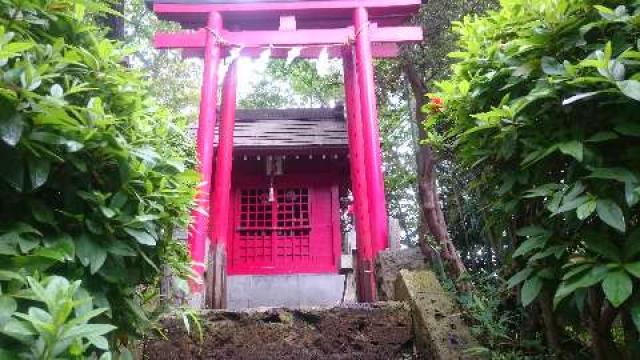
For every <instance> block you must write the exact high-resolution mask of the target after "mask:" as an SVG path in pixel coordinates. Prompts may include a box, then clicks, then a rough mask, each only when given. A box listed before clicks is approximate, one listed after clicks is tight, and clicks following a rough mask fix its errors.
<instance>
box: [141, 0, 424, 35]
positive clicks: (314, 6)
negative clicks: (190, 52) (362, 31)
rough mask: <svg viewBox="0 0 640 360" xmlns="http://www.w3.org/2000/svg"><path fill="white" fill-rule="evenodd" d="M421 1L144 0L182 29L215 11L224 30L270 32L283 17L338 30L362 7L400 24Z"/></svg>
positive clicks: (385, 22)
mask: <svg viewBox="0 0 640 360" xmlns="http://www.w3.org/2000/svg"><path fill="white" fill-rule="evenodd" d="M420 3H421V0H302V1H300V0H298V1H293V0H266V1H265V0H249V1H247V0H147V4H148V5H150V6H153V11H154V12H155V13H156V14H157V15H158V17H159V18H161V19H163V20H170V21H176V22H179V23H180V24H181V25H182V27H183V28H185V29H197V28H201V27H203V26H205V24H206V21H207V14H208V13H209V12H213V11H214V12H218V13H220V14H222V16H223V18H224V27H225V28H227V29H234V30H261V29H269V28H273V26H275V27H276V28H277V25H278V23H279V17H280V16H281V15H282V14H287V15H290V16H295V17H296V19H297V21H298V24H299V27H300V28H305V29H318V28H339V27H345V26H348V25H350V24H352V20H351V19H352V15H353V10H354V9H355V8H358V7H365V8H367V9H368V12H369V19H370V21H372V22H375V23H377V24H378V25H380V26H396V25H400V24H402V23H404V22H406V20H407V19H408V18H410V17H411V16H413V15H415V14H416V13H417V11H418V9H419V7H420Z"/></svg>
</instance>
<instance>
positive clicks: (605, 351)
mask: <svg viewBox="0 0 640 360" xmlns="http://www.w3.org/2000/svg"><path fill="white" fill-rule="evenodd" d="M588 303H589V320H588V324H589V335H590V336H591V351H592V353H593V358H594V359H595V360H608V359H619V358H620V356H619V354H618V350H617V348H616V345H615V343H614V342H613V339H612V337H611V326H612V325H613V321H614V320H615V318H616V316H617V310H616V309H615V308H613V307H612V306H610V305H609V304H608V303H605V301H604V297H603V295H602V293H601V291H600V289H599V288H593V287H592V288H590V289H589V290H588ZM603 304H604V305H603Z"/></svg>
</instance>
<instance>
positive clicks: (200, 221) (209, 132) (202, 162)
mask: <svg viewBox="0 0 640 360" xmlns="http://www.w3.org/2000/svg"><path fill="white" fill-rule="evenodd" d="M221 26H222V18H221V17H220V15H219V14H217V13H211V14H210V15H209V27H210V28H212V29H220V28H221ZM219 60H220V48H219V47H218V46H217V45H216V43H215V39H214V38H213V36H209V37H208V38H207V42H206V45H205V59H204V73H203V79H202V90H201V97H200V116H199V120H198V135H197V156H198V172H199V173H200V184H199V186H198V192H197V194H196V208H195V209H194V210H193V212H192V225H191V226H190V227H189V235H188V244H189V251H190V254H191V260H192V262H193V271H194V273H195V274H197V276H198V277H199V279H198V280H199V281H192V283H191V287H192V290H193V291H195V292H201V291H202V283H203V282H202V280H203V279H202V276H203V274H204V269H205V264H204V259H205V249H206V241H207V234H208V230H209V212H210V210H211V209H210V204H209V197H210V192H211V180H212V177H211V174H212V171H213V129H214V128H215V122H216V108H217V105H216V103H217V91H216V88H217V86H218V79H217V78H218V76H217V74H218V62H219Z"/></svg>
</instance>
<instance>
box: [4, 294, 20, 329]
mask: <svg viewBox="0 0 640 360" xmlns="http://www.w3.org/2000/svg"><path fill="white" fill-rule="evenodd" d="M16 310H18V303H17V302H16V301H15V300H14V299H13V298H12V297H11V296H7V295H0V331H2V328H3V327H4V326H5V324H6V323H7V322H8V321H9V319H11V316H12V315H13V313H14V312H16Z"/></svg>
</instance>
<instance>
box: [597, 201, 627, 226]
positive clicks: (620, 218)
mask: <svg viewBox="0 0 640 360" xmlns="http://www.w3.org/2000/svg"><path fill="white" fill-rule="evenodd" d="M596 212H597V213H598V217H600V220H602V221H603V222H604V223H605V224H607V225H609V226H611V227H612V228H614V229H616V230H618V231H620V232H625V231H626V225H625V221H624V214H623V213H622V209H620V207H619V206H618V204H616V203H615V202H613V201H611V200H606V199H598V200H597V204H596Z"/></svg>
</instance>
